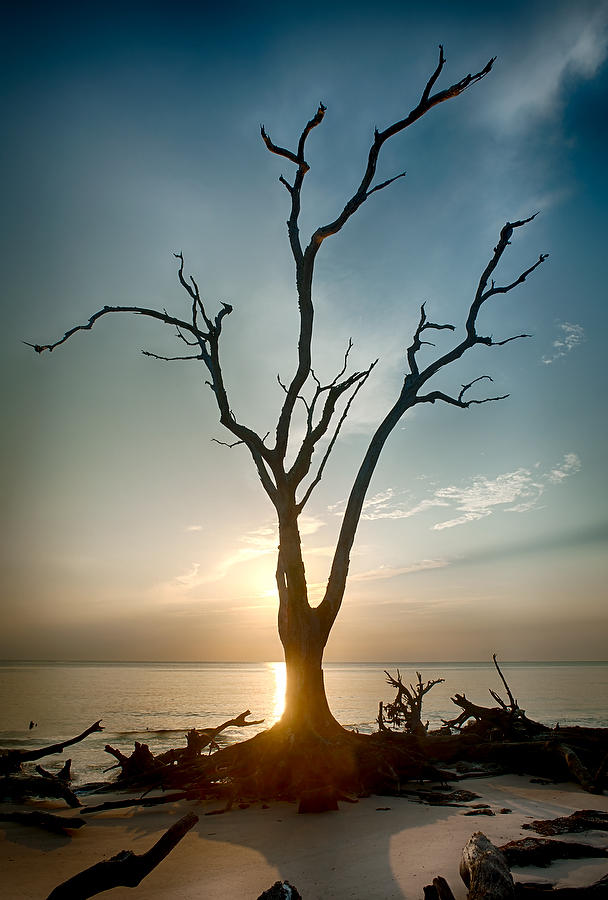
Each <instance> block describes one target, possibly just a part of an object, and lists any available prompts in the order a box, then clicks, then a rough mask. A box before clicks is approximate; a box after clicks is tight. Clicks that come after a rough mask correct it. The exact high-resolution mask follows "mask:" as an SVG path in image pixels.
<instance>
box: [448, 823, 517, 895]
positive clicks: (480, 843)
mask: <svg viewBox="0 0 608 900" xmlns="http://www.w3.org/2000/svg"><path fill="white" fill-rule="evenodd" d="M460 877H461V878H462V880H463V881H464V883H465V885H466V886H467V888H468V889H469V892H468V894H467V898H468V900H489V898H492V900H512V898H513V897H514V896H515V886H514V884H513V877H512V875H511V873H510V871H509V867H508V866H507V861H506V859H505V857H504V855H503V854H502V853H501V852H500V850H499V849H498V848H497V847H495V846H494V844H492V842H491V841H489V840H488V838H487V837H486V836H485V834H483V832H481V831H476V832H475V834H473V835H471V837H470V838H469V840H468V842H467V844H466V846H465V848H464V850H463V851H462V858H461V860H460Z"/></svg>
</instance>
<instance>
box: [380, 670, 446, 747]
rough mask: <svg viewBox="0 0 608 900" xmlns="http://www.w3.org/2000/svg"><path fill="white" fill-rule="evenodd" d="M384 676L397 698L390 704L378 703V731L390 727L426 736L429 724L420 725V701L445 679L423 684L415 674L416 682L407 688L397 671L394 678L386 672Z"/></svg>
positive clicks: (420, 676) (417, 674) (418, 673)
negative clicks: (394, 690)
mask: <svg viewBox="0 0 608 900" xmlns="http://www.w3.org/2000/svg"><path fill="white" fill-rule="evenodd" d="M384 674H385V675H386V683H387V684H390V685H391V686H392V687H394V688H395V689H396V690H397V696H396V697H395V699H394V700H393V702H392V703H386V704H383V703H382V701H380V704H379V707H378V727H379V729H380V731H384V730H387V729H388V728H389V726H392V728H394V729H399V730H400V731H406V732H409V733H410V734H420V735H424V734H426V733H427V731H428V730H429V723H428V722H426V723H424V724H423V723H422V701H423V699H424V696H425V694H428V692H429V691H430V690H431V689H432V688H434V687H435V685H436V684H443V682H444V681H445V678H435V679H432V680H431V681H427V682H426V684H425V683H424V682H423V681H422V675H421V674H420V672H416V677H417V679H418V681H417V682H416V684H415V685H414V684H410V686H409V688H408V687H407V686H406V685H405V684H404V683H403V679H402V678H401V672H400V671H399V669H397V675H396V676H393V675H391V674H390V672H387V671H386V670H385V671H384ZM387 722H388V725H387Z"/></svg>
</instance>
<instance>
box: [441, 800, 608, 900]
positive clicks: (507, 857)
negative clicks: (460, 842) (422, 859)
mask: <svg viewBox="0 0 608 900" xmlns="http://www.w3.org/2000/svg"><path fill="white" fill-rule="evenodd" d="M585 812H586V811H585ZM603 856H608V851H607V850H604V849H602V848H599V847H592V846H589V845H588V844H575V843H570V842H566V841H550V840H542V839H537V838H524V839H523V840H519V841H510V842H509V843H508V844H504V845H503V846H502V847H495V846H494V844H492V843H491V841H489V840H488V838H487V837H486V836H485V835H484V834H483V833H482V832H481V831H477V832H475V834H473V835H472V836H471V838H470V839H469V841H468V842H467V844H466V846H465V848H464V850H463V853H462V858H461V861H460V876H461V878H462V880H463V881H464V883H465V885H466V886H467V888H468V893H467V900H551V898H555V900H606V897H608V875H605V876H604V877H603V878H601V879H600V880H599V881H596V882H595V883H594V884H591V885H587V886H584V887H565V888H556V887H555V886H554V885H553V884H551V883H550V882H539V881H534V882H521V881H518V882H514V881H513V876H512V875H511V872H510V867H511V866H530V865H531V866H547V865H549V863H550V862H552V861H553V860H555V859H582V858H585V857H587V858H593V857H603ZM424 900H454V894H453V893H452V891H451V889H450V886H449V885H448V883H447V882H446V880H445V878H443V877H442V876H440V875H438V876H437V877H436V878H434V879H433V883H432V884H430V885H426V887H425V888H424Z"/></svg>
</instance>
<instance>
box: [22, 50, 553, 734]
mask: <svg viewBox="0 0 608 900" xmlns="http://www.w3.org/2000/svg"><path fill="white" fill-rule="evenodd" d="M493 62H494V59H491V60H490V61H489V62H488V63H487V65H485V66H484V67H483V68H482V69H481V70H480V71H479V72H477V73H476V74H474V75H470V74H469V75H466V76H465V77H464V78H462V79H461V80H459V81H456V82H455V83H454V84H452V85H451V86H450V87H448V88H446V89H444V90H437V91H435V87H436V83H437V81H438V79H439V77H440V75H441V73H442V71H443V68H444V65H445V57H444V54H443V48H442V47H440V48H439V59H438V62H437V66H436V68H435V70H434V72H433V73H432V75H431V76H430V78H429V79H428V82H427V83H426V85H425V87H424V90H423V91H422V94H421V96H420V99H419V101H418V103H417V105H416V106H415V107H414V108H413V109H412V110H411V111H410V112H409V113H408V114H407V115H406V116H405V117H404V118H402V119H400V120H399V121H397V122H393V123H392V124H390V125H388V127H386V128H385V129H384V130H383V131H378V130H377V129H376V130H375V132H374V137H373V140H372V143H371V147H370V149H369V154H368V157H367V163H366V164H365V169H364V172H363V177H362V179H361V183H360V184H359V186H358V187H357V189H356V190H355V191H354V193H353V194H352V196H351V197H350V198H349V199H348V200H347V202H346V203H345V205H344V208H343V209H342V211H341V212H340V213H339V214H338V215H337V216H336V218H335V219H333V220H332V221H331V222H329V223H328V224H326V225H321V226H319V227H318V228H317V229H316V230H315V231H314V232H313V233H312V236H311V237H310V239H309V240H308V242H307V243H304V242H303V241H302V238H301V235H300V227H299V218H300V208H301V195H302V189H303V185H304V179H305V177H306V173H307V172H308V170H309V165H308V163H307V162H306V157H305V150H306V142H307V140H308V138H309V136H310V134H311V132H312V131H313V130H314V129H315V128H317V127H318V126H319V125H320V124H321V123H322V121H323V118H324V116H325V112H326V108H325V106H324V105H323V104H320V105H319V108H318V110H317V112H316V114H315V115H314V116H313V117H312V118H311V119H310V121H309V122H307V124H306V125H305V127H304V129H303V131H302V133H301V135H300V137H299V140H298V144H297V147H296V149H295V150H289V149H286V148H285V147H281V146H278V145H277V144H275V143H274V142H273V141H272V140H271V138H270V136H269V135H268V133H267V131H266V130H265V128H264V127H263V126H262V128H261V135H262V139H263V141H264V143H265V145H266V147H267V148H268V150H269V151H270V152H271V153H273V154H276V155H277V156H279V157H282V158H283V159H285V160H287V161H288V162H289V163H290V164H292V165H293V167H294V169H295V173H294V175H293V177H292V179H291V180H289V179H288V178H285V177H284V176H283V175H281V176H280V179H279V181H280V182H281V184H282V185H283V187H284V188H285V189H286V191H287V193H288V195H289V203H290V212H289V219H288V221H287V231H288V236H289V245H290V248H291V253H292V256H293V260H294V263H295V280H296V291H297V302H298V311H299V334H298V338H297V362H296V364H295V371H294V374H293V376H292V378H291V380H290V381H289V383H288V384H283V383H282V382H280V383H281V386H282V388H283V390H284V399H283V402H282V406H281V408H280V410H279V413H278V418H277V423H276V430H275V434H274V436H273V438H272V439H271V440H270V442H268V435H267V436H266V437H262V436H261V435H260V434H258V433H257V432H256V431H255V430H254V429H253V428H251V427H250V426H248V425H246V424H245V423H244V422H243V421H241V420H240V419H237V417H236V416H235V414H234V413H233V411H232V407H231V404H230V400H229V396H228V392H227V389H226V386H225V382H224V375H223V371H222V362H221V355H220V344H221V336H222V329H223V328H224V325H225V320H226V318H227V316H229V315H230V313H231V312H232V306H230V305H229V304H227V303H222V304H221V309H220V310H219V312H217V314H216V315H213V314H212V313H210V312H209V309H208V306H207V304H206V303H205V301H204V300H203V298H202V296H201V292H200V290H199V285H198V283H197V281H196V280H195V278H194V277H193V276H192V275H189V276H187V275H186V274H185V272H184V258H183V256H182V254H181V253H178V254H175V255H176V258H177V260H178V262H179V266H178V278H179V281H180V284H181V286H182V287H183V289H184V291H185V292H186V294H187V296H188V307H189V312H188V315H187V316H186V317H184V318H177V317H174V316H170V315H168V313H167V312H166V311H159V310H154V309H146V308H144V307H139V306H104V308H103V309H100V310H99V311H97V312H95V313H94V314H93V315H92V316H91V318H90V319H89V320H88V322H87V323H86V324H84V325H77V326H75V327H73V328H71V329H70V330H69V331H67V332H66V333H65V334H64V336H63V337H62V338H61V339H60V340H58V341H56V342H55V343H51V344H44V345H40V344H36V345H33V344H32V345H30V346H33V347H34V349H35V350H36V351H37V352H38V353H42V352H43V351H45V350H49V351H52V350H54V349H55V348H56V347H59V346H60V345H61V344H63V343H65V342H66V341H67V340H68V339H69V338H70V337H72V336H73V335H75V334H76V333H77V332H79V331H86V330H90V329H91V328H93V326H94V325H95V324H96V322H97V321H98V320H99V319H101V318H103V317H104V316H106V315H109V314H113V313H134V314H136V315H141V316H147V317H150V318H153V319H157V320H158V321H159V322H161V323H162V324H164V325H170V326H173V327H174V328H175V329H176V330H177V336H178V338H179V339H180V340H181V341H182V343H183V344H184V345H186V346H187V347H188V348H189V350H187V351H185V352H184V355H183V356H173V357H166V356H159V355H158V354H153V353H147V354H146V355H148V356H152V357H155V358H157V359H175V360H182V359H187V360H198V361H200V363H202V365H203V366H205V367H206V369H207V372H208V380H207V382H206V383H207V384H208V386H209V387H210V389H211V391H212V393H213V396H214V398H215V402H216V403H217V407H218V410H219V419H220V422H221V424H222V425H224V426H225V428H226V429H227V430H228V432H230V434H231V435H232V438H234V440H233V441H232V440H231V442H230V443H229V444H228V445H229V446H235V445H236V444H243V445H244V446H245V447H246V448H247V450H248V451H249V453H250V454H251V457H252V459H253V462H254V465H255V467H256V469H257V472H258V475H259V478H260V481H261V483H262V486H263V488H264V490H265V491H266V493H267V494H268V496H269V498H270V500H271V501H272V504H273V506H274V508H275V510H276V515H277V519H278V527H279V552H278V562H277V570H276V582H277V586H278V595H279V610H278V628H279V635H280V638H281V642H282V644H283V647H284V651H285V661H286V667H287V695H286V706H285V712H284V715H283V718H282V720H281V722H280V723H279V724H278V726H276V727H275V734H276V733H278V731H281V732H282V733H284V734H293V733H294V732H295V733H296V734H299V735H301V736H305V735H309V736H310V735H320V736H322V737H323V738H325V739H326V738H330V737H331V736H332V735H339V734H341V733H342V734H343V730H342V728H341V726H340V725H339V724H338V723H337V722H336V720H335V719H334V717H333V716H332V713H331V711H330V709H329V706H328V703H327V699H326V695H325V688H324V683H323V671H322V659H323V651H324V648H325V645H326V643H327V639H328V637H329V634H330V631H331V628H332V626H333V624H334V622H335V619H336V616H337V615H338V612H339V611H340V607H341V604H342V599H343V596H344V591H345V587H346V580H347V575H348V567H349V558H350V552H351V548H352V546H353V541H354V539H355V533H356V530H357V526H358V523H359V518H360V516H361V510H362V507H363V503H364V500H365V496H366V492H367V490H368V487H369V484H370V480H371V478H372V475H373V472H374V470H375V467H376V465H377V462H378V459H379V456H380V453H381V451H382V448H383V447H384V445H385V443H386V441H387V439H388V437H389V435H390V434H391V432H392V431H393V429H394V428H395V426H396V425H397V423H398V422H399V420H400V419H401V418H402V416H403V415H404V414H405V413H406V412H407V410H409V409H411V408H412V407H414V406H418V405H420V404H424V403H437V402H442V403H448V404H450V405H452V406H455V407H459V408H460V409H468V408H469V407H471V406H473V405H474V404H482V403H488V402H490V401H494V400H501V399H504V396H507V395H504V396H485V397H482V398H480V399H473V398H472V397H471V394H470V392H471V389H472V388H473V387H474V386H476V385H479V383H480V382H481V381H483V380H488V381H491V380H492V379H491V378H490V377H489V376H488V375H480V376H479V377H478V378H475V379H474V380H473V381H471V382H470V383H468V384H465V385H462V386H461V388H460V390H459V391H457V392H455V393H454V394H447V393H444V392H443V391H441V390H436V389H432V388H430V389H427V384H428V383H429V382H430V381H431V380H432V379H433V376H435V375H436V374H437V373H438V372H440V371H441V370H443V369H444V368H446V367H447V366H449V365H450V364H451V363H454V362H455V361H456V360H458V359H460V357H462V356H463V354H465V353H466V352H467V351H468V350H471V349H472V348H473V347H476V346H478V345H482V346H484V347H494V346H503V345H504V344H507V343H509V342H510V341H513V340H516V339H517V338H523V337H528V335H525V334H519V335H514V336H511V337H506V338H504V339H502V340H494V339H493V338H492V337H489V336H486V335H485V334H484V333H479V332H478V330H477V327H478V326H477V322H478V316H479V313H480V310H481V308H482V306H483V304H484V303H486V301H488V300H490V299H491V298H492V297H494V296H496V295H497V294H506V293H508V292H509V291H512V290H513V289H514V288H515V287H517V286H518V285H520V284H521V283H522V282H523V281H525V279H526V278H527V276H528V275H530V273H531V272H533V271H534V270H535V269H536V268H537V267H538V266H539V265H540V264H541V263H542V262H543V260H544V259H545V258H546V257H545V255H544V254H541V255H540V257H539V258H538V259H537V260H536V262H534V263H533V264H532V265H530V267H529V268H527V269H526V270H525V271H523V272H522V273H521V274H520V275H519V277H517V278H516V279H515V280H514V281H512V282H511V283H509V284H506V285H502V286H499V285H497V284H496V283H495V281H494V279H493V275H494V271H495V269H496V267H497V266H498V263H499V262H500V260H501V257H502V255H503V254H504V252H505V250H506V249H507V247H508V246H509V242H510V240H511V238H512V237H513V236H514V234H515V232H516V231H517V230H518V229H519V228H521V227H522V226H524V225H526V224H527V223H528V222H530V221H531V220H532V219H533V218H534V216H530V217H529V218H526V219H522V220H519V221H516V222H508V223H507V224H506V225H505V226H504V228H503V229H502V230H501V232H500V235H499V238H498V242H497V244H496V246H495V247H494V250H493V252H492V255H491V258H490V260H489V262H488V264H487V265H486V267H485V269H484V270H483V272H482V274H481V277H480V278H479V282H478V285H477V290H476V291H475V294H474V296H473V298H472V300H471V303H470V306H469V308H468V311H467V312H466V319H465V322H464V324H465V335H464V337H463V338H462V339H461V340H459V341H457V342H455V343H454V344H453V345H452V346H451V348H450V349H449V350H448V351H447V352H444V353H443V354H441V355H439V354H438V355H436V357H435V358H434V359H433V360H432V361H431V362H429V363H428V364H427V365H424V366H423V365H421V363H420V361H419V355H418V354H419V351H420V349H421V347H422V346H423V345H430V346H433V345H432V344H430V342H429V341H428V340H426V338H427V337H428V336H429V332H434V331H443V330H446V331H450V332H453V331H455V326H454V325H451V324H438V323H436V322H433V321H431V320H430V319H429V318H428V316H427V312H426V309H425V306H424V304H423V305H422V306H421V308H420V318H419V321H418V325H417V327H416V329H415V332H414V335H413V337H412V339H411V343H410V345H409V347H408V348H407V351H406V363H407V368H406V372H405V374H404V378H403V383H402V386H401V389H400V391H399V393H398V396H397V397H396V399H395V401H394V403H393V405H392V407H391V408H390V409H389V410H388V411H387V413H386V415H385V416H384V418H383V420H382V422H381V423H380V425H379V426H378V427H377V429H376V431H375V432H374V434H373V435H372V436H371V439H370V441H369V445H368V447H367V451H366V453H365V455H364V457H363V460H362V462H361V465H360V467H359V470H358V472H357V474H356V477H355V479H354V483H353V486H352V489H351V491H350V495H349V497H348V501H347V503H346V508H345V511H344V515H343V518H342V524H341V528H340V532H339V537H338V540H337V544H336V548H335V552H334V555H333V561H332V564H331V569H330V574H329V579H328V582H327V587H326V589H325V593H324V596H323V599H322V600H321V602H320V603H319V604H318V605H317V606H315V607H313V606H311V604H310V602H309V596H308V591H307V584H306V574H305V568H304V561H303V556H302V548H301V543H300V532H299V528H298V517H299V516H300V514H301V513H302V510H303V509H304V507H305V506H306V504H307V502H308V501H309V499H310V497H311V495H312V493H313V491H314V489H315V488H316V486H317V485H318V484H319V482H320V480H321V478H322V476H323V473H324V471H325V467H326V465H327V461H328V458H329V456H330V454H331V453H332V451H333V449H334V447H335V445H336V441H337V440H338V437H339V433H340V429H341V427H342V425H343V423H344V421H345V419H346V417H347V415H348V413H349V410H350V408H351V405H352V403H353V401H354V400H355V398H356V396H357V394H358V393H359V391H360V390H361V389H362V387H363V386H364V385H365V383H366V382H367V380H368V378H369V377H370V375H371V373H372V370H373V368H374V366H375V365H376V363H375V362H372V363H371V364H370V365H369V366H368V367H367V368H366V369H364V370H363V371H361V372H358V371H355V372H350V373H349V354H350V350H351V344H350V342H349V346H348V348H347V349H346V352H345V354H344V359H343V361H342V363H341V367H340V371H339V372H338V374H337V375H336V376H335V378H334V379H333V380H332V381H330V382H329V383H327V384H323V383H321V381H320V380H319V379H318V378H317V376H316V374H315V371H314V369H313V367H312V357H311V350H312V339H313V320H314V306H313V296H312V289H313V276H314V271H315V263H316V259H317V254H318V252H319V250H320V249H321V245H322V244H323V242H324V241H325V240H326V239H327V238H330V237H332V236H333V235H336V234H338V232H340V231H341V229H342V228H343V227H344V226H345V225H346V223H347V222H348V220H349V219H350V218H351V217H352V216H353V215H355V213H357V211H358V210H359V209H360V207H361V206H363V204H364V203H365V202H366V201H367V200H368V199H369V197H371V196H372V194H374V193H376V192H377V191H381V190H384V189H385V188H387V187H389V185H391V184H392V183H393V182H394V181H396V180H397V179H399V178H401V177H402V176H403V175H404V174H405V173H403V172H402V173H399V174H397V175H395V176H394V177H393V178H389V179H387V180H386V181H383V182H381V183H377V184H374V179H375V176H376V167H377V163H378V158H379V155H380V152H381V150H382V147H383V146H384V144H385V143H386V142H387V141H388V140H389V139H391V138H393V137H394V136H395V135H397V134H399V133H400V132H402V131H404V130H405V129H406V128H409V127H410V126H411V125H413V124H414V122H416V121H417V120H418V119H420V118H421V117H422V116H424V115H426V113H428V112H429V111H430V110H431V109H432V108H433V107H435V106H437V105H438V104H440V103H443V102H445V101H447V100H451V99H453V98H455V97H457V96H459V94H462V93H463V92H464V91H465V90H467V89H468V88H469V87H471V86H472V85H474V84H476V83H477V82H479V81H481V80H482V79H483V78H484V77H485V76H486V75H487V74H488V73H489V72H490V70H491V69H492V65H493ZM434 91H435V92H434ZM144 352H145V351H144ZM298 403H301V404H302V405H303V407H302V408H303V409H304V410H305V413H304V415H305V428H304V436H303V437H302V439H301V441H300V443H299V446H298V448H297V450H296V452H295V454H293V453H290V454H289V458H290V462H289V464H288V462H287V455H288V454H287V450H288V444H289V441H290V438H291V440H292V442H293V436H294V430H293V427H292V426H293V423H294V421H295V419H294V415H295V410H296V405H297V404H298ZM323 439H325V440H324V442H323V447H324V449H321V448H320V446H319V445H320V442H321V441H322V440H323Z"/></svg>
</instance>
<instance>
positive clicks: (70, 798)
mask: <svg viewBox="0 0 608 900" xmlns="http://www.w3.org/2000/svg"><path fill="white" fill-rule="evenodd" d="M27 797H45V798H48V799H61V800H65V802H66V803H67V804H68V806H71V807H72V808H73V809H76V807H78V806H80V805H81V804H80V800H79V799H78V797H77V796H76V794H75V793H74V792H73V791H71V790H70V788H69V787H68V786H67V784H64V783H63V782H62V781H60V780H59V779H58V778H43V777H42V776H40V775H5V776H4V778H0V798H2V799H4V800H12V801H17V802H21V801H22V800H25V799H26V798H27Z"/></svg>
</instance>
